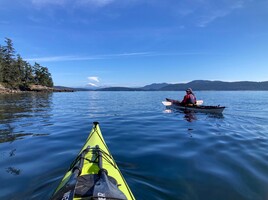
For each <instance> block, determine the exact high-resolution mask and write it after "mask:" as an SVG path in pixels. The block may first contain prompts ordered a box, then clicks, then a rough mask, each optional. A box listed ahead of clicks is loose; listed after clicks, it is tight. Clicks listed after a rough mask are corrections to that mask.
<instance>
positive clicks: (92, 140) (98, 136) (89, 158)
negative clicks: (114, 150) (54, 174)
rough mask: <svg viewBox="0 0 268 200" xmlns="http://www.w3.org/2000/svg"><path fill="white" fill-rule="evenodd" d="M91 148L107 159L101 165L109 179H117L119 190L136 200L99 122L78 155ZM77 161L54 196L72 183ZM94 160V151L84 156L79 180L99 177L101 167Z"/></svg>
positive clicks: (78, 198)
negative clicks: (88, 176) (105, 139)
mask: <svg viewBox="0 0 268 200" xmlns="http://www.w3.org/2000/svg"><path fill="white" fill-rule="evenodd" d="M89 147H90V148H92V147H97V148H99V149H101V152H102V154H103V155H104V156H103V157H104V158H105V159H102V163H101V165H102V168H103V169H105V171H107V174H108V175H109V177H112V178H113V179H115V181H116V182H117V186H118V189H119V190H120V191H121V192H122V193H123V194H124V195H125V197H126V198H127V199H128V200H130V199H135V197H134V196H133V194H132V192H131V190H130V188H129V186H128V184H127V182H126V180H125V179H124V177H123V175H122V174H121V172H120V170H119V168H118V166H117V164H116V162H115V160H114V159H113V157H112V155H111V153H110V151H109V149H108V146H107V145H106V143H105V141H104V138H103V136H102V133H101V130H100V127H99V124H98V123H97V122H94V123H93V128H92V130H91V132H90V134H89V136H88V138H87V140H86V142H85V144H84V146H83V148H82V149H81V151H80V153H79V154H78V155H81V154H82V153H83V152H85V151H86V150H87V148H89ZM76 160H77V158H76ZM76 160H75V161H74V162H73V164H72V165H71V167H70V168H69V170H68V171H67V173H66V174H65V176H64V177H63V179H62V181H61V183H60V185H59V186H58V188H57V189H56V191H55V192H54V195H55V194H57V192H58V191H60V190H62V188H64V187H66V185H68V182H69V181H70V179H71V177H72V174H73V171H74V168H75V165H76V164H75V162H77V161H76ZM93 160H96V155H95V154H94V151H89V152H87V153H86V154H85V155H84V154H83V160H82V162H83V163H82V165H83V167H82V169H81V172H80V174H79V176H78V178H79V177H83V176H84V177H86V176H87V175H90V176H97V175H98V173H99V172H100V167H99V165H98V163H97V162H93ZM77 185H79V184H77ZM79 187H81V184H80V185H79ZM76 189H77V188H76ZM77 190H78V189H77ZM54 195H53V196H54ZM53 196H52V199H53ZM73 199H75V200H82V199H88V197H81V196H77V195H74V198H73Z"/></svg>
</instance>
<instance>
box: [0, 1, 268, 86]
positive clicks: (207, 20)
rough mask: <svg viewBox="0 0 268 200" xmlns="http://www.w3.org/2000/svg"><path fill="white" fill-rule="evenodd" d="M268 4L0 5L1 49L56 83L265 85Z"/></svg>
mask: <svg viewBox="0 0 268 200" xmlns="http://www.w3.org/2000/svg"><path fill="white" fill-rule="evenodd" d="M267 19H268V1H266V0H219V1H215V0H75V1H74V0H23V1H22V0H12V1H10V0H1V1H0V39H1V41H0V44H2V45H3V44H4V40H5V37H8V38H10V39H12V41H13V43H14V47H15V49H16V51H17V53H19V54H21V56H22V57H23V58H24V59H25V60H28V61H29V62H30V63H32V64H33V63H34V62H37V63H39V64H41V65H42V66H45V67H48V69H49V71H50V72H51V73H52V77H53V80H54V84H55V85H62V86H71V87H84V86H86V85H88V86H89V85H96V86H99V87H100V86H101V87H105V86H130V87H136V86H144V85H147V84H151V83H162V82H167V83H185V82H189V81H192V80H222V81H244V80H248V81H268V75H267V74H268V66H267V65H268V20H267Z"/></svg>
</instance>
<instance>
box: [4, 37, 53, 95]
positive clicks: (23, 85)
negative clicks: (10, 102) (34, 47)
mask: <svg viewBox="0 0 268 200" xmlns="http://www.w3.org/2000/svg"><path fill="white" fill-rule="evenodd" d="M36 85H39V86H44V88H51V89H53V88H52V87H53V80H52V77H51V74H50V72H49V70H48V68H47V67H44V66H41V65H40V64H38V63H36V62H35V63H34V65H31V64H30V63H29V62H27V61H25V60H23V58H22V57H21V56H20V54H17V53H16V50H15V48H14V47H13V42H12V40H11V39H9V38H5V45H1V44H0V86H2V88H6V89H8V90H18V91H31V90H32V88H34V87H33V86H36ZM0 89H1V88H0Z"/></svg>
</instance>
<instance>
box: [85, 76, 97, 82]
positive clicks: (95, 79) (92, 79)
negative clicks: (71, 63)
mask: <svg viewBox="0 0 268 200" xmlns="http://www.w3.org/2000/svg"><path fill="white" fill-rule="evenodd" d="M88 79H89V80H91V81H95V82H98V83H99V82H100V80H99V77H97V76H90V77H88Z"/></svg>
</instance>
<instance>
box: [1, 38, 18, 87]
mask: <svg viewBox="0 0 268 200" xmlns="http://www.w3.org/2000/svg"><path fill="white" fill-rule="evenodd" d="M5 42H6V46H4V47H3V51H2V52H3V62H2V72H3V73H2V79H3V82H4V83H5V84H7V85H9V86H11V87H15V86H16V79H17V78H16V77H17V76H18V74H17V73H18V71H17V68H16V67H15V65H14V54H15V49H14V48H13V43H12V40H11V39H9V38H6V40H5Z"/></svg>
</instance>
